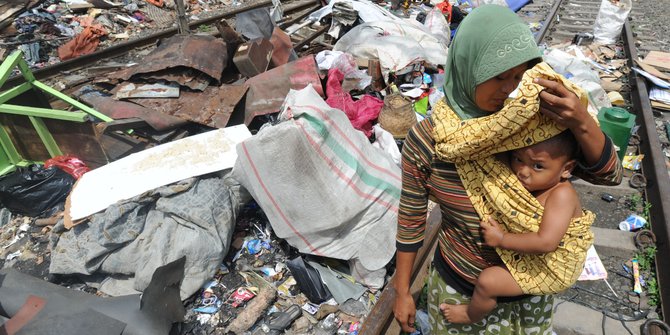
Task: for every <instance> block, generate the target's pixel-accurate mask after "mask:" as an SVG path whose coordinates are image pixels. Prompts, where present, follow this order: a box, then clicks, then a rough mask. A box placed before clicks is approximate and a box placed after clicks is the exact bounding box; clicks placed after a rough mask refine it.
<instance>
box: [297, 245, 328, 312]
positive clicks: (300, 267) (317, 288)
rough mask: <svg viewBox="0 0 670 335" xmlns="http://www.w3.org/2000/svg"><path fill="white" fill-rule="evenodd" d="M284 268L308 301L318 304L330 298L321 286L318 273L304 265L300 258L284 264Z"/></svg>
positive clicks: (325, 289) (326, 289) (324, 287)
mask: <svg viewBox="0 0 670 335" xmlns="http://www.w3.org/2000/svg"><path fill="white" fill-rule="evenodd" d="M286 266H288V269H289V270H290V271H291V274H292V275H293V278H295V281H296V282H297V285H298V288H299V289H300V292H302V293H304V294H305V296H306V297H307V299H309V301H311V302H313V303H316V304H319V303H322V302H324V301H326V300H328V299H330V298H332V295H331V294H330V291H328V288H327V287H326V286H325V285H323V282H322V281H321V276H320V275H319V272H318V271H316V269H314V268H313V267H312V266H311V265H309V264H307V263H305V261H303V259H302V257H298V258H294V259H292V260H290V261H288V262H286Z"/></svg>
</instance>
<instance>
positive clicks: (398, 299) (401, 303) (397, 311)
mask: <svg viewBox="0 0 670 335" xmlns="http://www.w3.org/2000/svg"><path fill="white" fill-rule="evenodd" d="M393 316H395V318H396V320H398V323H400V327H401V328H402V331H404V332H408V333H413V332H415V331H416V329H414V318H415V316H416V305H415V304H414V298H412V295H411V294H409V293H408V292H404V293H402V292H398V291H396V296H395V302H394V303H393Z"/></svg>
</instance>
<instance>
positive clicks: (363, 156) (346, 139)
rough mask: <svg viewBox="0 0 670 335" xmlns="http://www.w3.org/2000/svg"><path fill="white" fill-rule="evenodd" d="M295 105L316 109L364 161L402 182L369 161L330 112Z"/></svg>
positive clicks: (397, 177)
mask: <svg viewBox="0 0 670 335" xmlns="http://www.w3.org/2000/svg"><path fill="white" fill-rule="evenodd" d="M295 107H304V108H309V109H311V110H313V111H316V112H317V113H319V114H321V117H322V118H323V119H324V120H326V121H327V122H328V123H329V124H330V125H331V126H332V127H333V129H335V131H337V133H338V134H340V136H342V138H344V140H345V141H346V142H347V143H348V144H349V145H350V146H351V147H352V148H353V149H354V150H355V151H356V153H358V155H359V156H360V157H361V158H363V161H365V163H367V164H368V165H370V166H371V167H373V168H374V169H376V170H379V171H381V172H383V173H385V174H387V175H389V176H390V177H391V178H393V179H395V180H397V181H400V182H401V181H402V180H401V179H400V177H399V176H397V175H395V174H393V172H391V171H389V170H387V169H385V168H383V167H381V166H378V165H376V164H375V163H373V162H371V161H369V160H368V159H367V158H366V157H365V155H363V152H361V151H360V150H359V149H358V147H356V146H355V145H354V142H352V141H351V140H350V139H349V137H347V136H346V135H345V134H344V132H343V131H342V129H340V128H339V127H338V126H337V123H335V121H333V120H332V119H331V118H330V117H328V114H326V113H325V112H324V111H322V110H320V109H318V108H316V107H314V106H295Z"/></svg>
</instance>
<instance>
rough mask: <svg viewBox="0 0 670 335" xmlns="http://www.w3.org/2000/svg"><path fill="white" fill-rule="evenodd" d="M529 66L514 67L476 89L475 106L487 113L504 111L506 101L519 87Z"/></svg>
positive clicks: (524, 64)
mask: <svg viewBox="0 0 670 335" xmlns="http://www.w3.org/2000/svg"><path fill="white" fill-rule="evenodd" d="M526 70H528V64H526V63H523V64H521V65H519V66H517V67H513V68H511V69H509V70H507V71H505V72H503V73H501V74H499V75H497V76H495V77H493V78H491V79H489V80H487V81H485V82H483V83H481V84H479V85H477V87H475V104H476V105H477V107H479V109H481V110H483V111H485V112H491V113H493V112H497V111H499V110H500V109H502V107H503V104H504V102H505V99H507V97H508V96H509V94H510V93H512V91H514V89H515V88H516V87H517V86H518V85H519V83H520V82H521V78H522V77H523V73H524V72H526Z"/></svg>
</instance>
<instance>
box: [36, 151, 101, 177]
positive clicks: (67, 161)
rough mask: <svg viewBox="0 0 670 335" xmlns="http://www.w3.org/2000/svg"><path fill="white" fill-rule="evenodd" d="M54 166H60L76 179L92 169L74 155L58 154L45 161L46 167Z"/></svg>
mask: <svg viewBox="0 0 670 335" xmlns="http://www.w3.org/2000/svg"><path fill="white" fill-rule="evenodd" d="M52 166H57V167H59V168H60V169H61V170H63V171H65V172H67V173H69V174H70V175H71V176H72V177H74V178H75V179H79V177H81V176H82V175H83V174H84V173H86V172H88V171H91V169H89V168H88V166H86V163H84V162H83V161H82V160H81V159H79V158H77V157H75V156H72V155H64V156H56V157H54V158H50V159H48V160H47V161H46V162H44V167H45V168H50V167H52Z"/></svg>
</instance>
